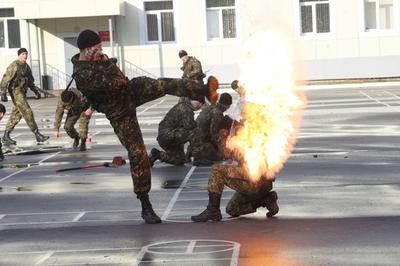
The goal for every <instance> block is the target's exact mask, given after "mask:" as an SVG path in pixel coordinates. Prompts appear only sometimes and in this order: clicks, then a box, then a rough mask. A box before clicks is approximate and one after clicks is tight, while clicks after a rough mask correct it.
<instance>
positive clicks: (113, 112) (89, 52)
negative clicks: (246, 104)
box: [72, 30, 208, 223]
mask: <svg viewBox="0 0 400 266" xmlns="http://www.w3.org/2000/svg"><path fill="white" fill-rule="evenodd" d="M77 44H78V47H79V49H80V53H79V54H77V55H75V56H74V57H73V58H72V63H73V65H74V77H75V82H76V85H77V88H78V89H79V90H80V91H81V92H82V93H83V95H84V96H85V97H86V98H87V100H88V102H89V104H90V105H91V107H92V108H93V109H94V110H96V111H98V112H101V113H104V114H105V115H106V117H107V119H108V120H109V121H110V123H111V125H112V127H113V128H114V132H115V134H116V135H117V136H118V138H119V140H120V142H121V143H122V145H123V146H124V147H125V148H126V149H127V150H128V157H129V161H130V166H131V175H132V179H133V185H134V192H135V193H136V194H137V197H138V198H139V199H140V201H141V204H142V218H143V219H144V220H145V222H146V223H160V222H161V219H160V218H159V217H158V216H157V214H156V213H155V212H154V210H153V208H152V205H151V203H150V200H149V196H148V192H149V191H150V187H151V173H150V163H149V159H148V156H147V153H146V148H145V146H144V142H143V137H142V133H141V130H140V127H139V123H138V120H137V117H136V108H137V107H138V106H140V105H142V104H144V103H147V102H149V101H152V100H155V99H157V98H160V97H162V96H164V95H165V94H171V95H176V96H187V97H193V96H194V95H196V94H197V93H203V94H206V93H208V90H206V88H205V87H204V86H197V84H196V83H194V82H193V81H191V80H184V79H170V78H159V79H152V78H148V77H137V78H133V79H131V80H129V79H128V78H127V77H125V75H124V74H123V73H122V72H121V70H120V69H119V68H118V66H116V65H115V64H114V63H112V62H111V61H110V60H108V58H107V56H106V55H104V54H103V53H102V47H101V40H100V37H99V35H98V34H97V33H95V32H94V31H91V30H84V31H82V32H81V33H80V34H79V36H78V41H77Z"/></svg>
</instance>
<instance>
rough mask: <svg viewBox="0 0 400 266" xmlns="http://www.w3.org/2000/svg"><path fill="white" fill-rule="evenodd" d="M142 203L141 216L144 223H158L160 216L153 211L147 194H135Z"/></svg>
mask: <svg viewBox="0 0 400 266" xmlns="http://www.w3.org/2000/svg"><path fill="white" fill-rule="evenodd" d="M137 198H138V199H140V202H141V203H142V218H143V220H144V221H145V223H146V224H158V223H161V219H160V217H158V216H157V214H156V213H155V212H154V210H153V207H152V206H151V203H150V200H149V195H148V194H142V195H138V196H137Z"/></svg>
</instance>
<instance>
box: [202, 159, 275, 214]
mask: <svg viewBox="0 0 400 266" xmlns="http://www.w3.org/2000/svg"><path fill="white" fill-rule="evenodd" d="M224 186H228V187H230V188H231V189H233V190H235V191H236V192H235V194H234V195H233V196H232V198H231V199H230V200H229V202H228V205H227V206H226V212H227V213H228V214H229V215H231V216H234V217H236V216H240V215H245V214H249V213H253V212H255V211H256V210H257V207H260V206H261V204H262V201H263V199H265V197H266V196H267V195H268V193H269V192H270V191H271V190H272V181H271V180H267V179H265V178H261V179H260V180H258V181H257V182H251V181H249V180H248V178H246V177H245V174H244V172H243V170H242V169H241V168H240V167H239V166H237V165H228V164H215V165H214V166H213V167H212V171H211V175H210V178H209V180H208V191H209V192H212V193H216V194H218V195H222V192H223V190H224Z"/></svg>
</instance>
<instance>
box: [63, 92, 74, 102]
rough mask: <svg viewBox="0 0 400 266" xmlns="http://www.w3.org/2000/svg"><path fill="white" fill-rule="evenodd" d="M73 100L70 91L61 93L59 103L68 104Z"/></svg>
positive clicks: (72, 94)
mask: <svg viewBox="0 0 400 266" xmlns="http://www.w3.org/2000/svg"><path fill="white" fill-rule="evenodd" d="M73 99H74V93H73V92H72V91H68V90H67V91H63V92H62V93H61V101H63V102H64V103H70V102H72V101H73Z"/></svg>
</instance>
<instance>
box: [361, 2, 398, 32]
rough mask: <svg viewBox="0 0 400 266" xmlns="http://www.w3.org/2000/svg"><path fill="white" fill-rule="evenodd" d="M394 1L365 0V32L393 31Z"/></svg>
mask: <svg viewBox="0 0 400 266" xmlns="http://www.w3.org/2000/svg"><path fill="white" fill-rule="evenodd" d="M393 2H394V1H393V0H364V30H365V31H377V30H382V31H385V30H392V29H393V26H394V22H393V19H394V14H393Z"/></svg>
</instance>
